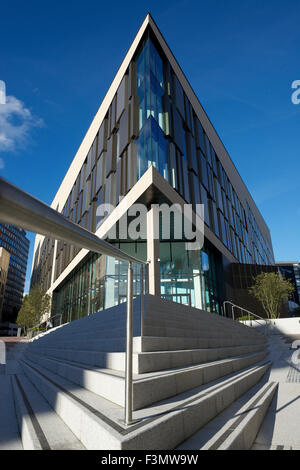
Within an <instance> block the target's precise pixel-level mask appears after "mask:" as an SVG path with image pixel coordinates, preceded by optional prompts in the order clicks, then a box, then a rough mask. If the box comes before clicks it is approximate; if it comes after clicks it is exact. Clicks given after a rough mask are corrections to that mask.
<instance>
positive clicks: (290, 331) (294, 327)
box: [243, 317, 300, 336]
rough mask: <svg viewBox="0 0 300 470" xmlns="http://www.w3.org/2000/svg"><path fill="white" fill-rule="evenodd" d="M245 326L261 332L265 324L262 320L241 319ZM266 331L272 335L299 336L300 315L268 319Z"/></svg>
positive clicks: (264, 328) (263, 330)
mask: <svg viewBox="0 0 300 470" xmlns="http://www.w3.org/2000/svg"><path fill="white" fill-rule="evenodd" d="M243 323H244V324H245V325H247V326H252V328H256V329H257V330H259V331H261V332H265V330H266V325H265V322H264V321H262V320H258V321H257V322H256V321H243ZM268 324H269V327H268V331H269V333H271V334H272V335H281V334H284V335H289V336H297V335H299V336H300V317H296V318H278V319H276V320H268Z"/></svg>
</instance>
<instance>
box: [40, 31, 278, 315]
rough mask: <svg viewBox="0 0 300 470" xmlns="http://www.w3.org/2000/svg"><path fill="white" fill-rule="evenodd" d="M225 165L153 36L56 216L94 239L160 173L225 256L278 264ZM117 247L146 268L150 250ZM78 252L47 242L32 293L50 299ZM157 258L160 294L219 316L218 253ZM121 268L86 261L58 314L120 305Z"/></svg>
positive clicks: (181, 247) (58, 293)
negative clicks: (199, 210)
mask: <svg viewBox="0 0 300 470" xmlns="http://www.w3.org/2000/svg"><path fill="white" fill-rule="evenodd" d="M223 158H224V156H223ZM221 160H222V159H221V158H219V155H218V151H217V149H216V148H214V146H213V144H212V143H211V141H210V139H209V137H208V135H207V132H206V131H205V129H204V127H203V125H202V122H201V121H200V118H199V116H198V115H197V113H196V111H195V109H194V108H193V106H192V104H191V102H190V101H189V98H188V96H187V94H186V93H185V90H184V89H183V87H182V85H181V83H180V81H179V79H178V77H177V75H176V73H175V71H174V70H173V68H172V66H171V64H170V63H169V61H168V60H167V58H166V56H165V54H164V52H163V51H162V50H161V48H160V46H159V44H158V43H157V39H156V38H155V36H154V34H153V33H152V31H151V30H150V29H148V30H146V31H145V35H144V37H143V38H142V40H141V44H140V46H139V48H138V50H137V51H136V54H135V56H134V57H133V59H132V61H131V63H130V64H129V66H128V69H127V70H126V72H125V75H124V77H123V79H122V80H121V83H120V85H119V88H118V90H117V92H116V93H115V95H114V96H113V98H112V101H111V103H110V105H109V107H108V110H107V113H106V115H105V117H104V119H103V121H102V123H101V125H100V127H99V129H98V132H97V134H96V136H95V138H94V140H93V142H92V144H91V147H90V149H89V151H88V153H87V155H86V158H85V160H84V162H83V164H82V167H81V169H80V171H79V173H78V175H77V177H76V180H75V181H74V184H73V186H72V188H71V190H70V192H69V194H67V195H66V199H65V200H64V201H63V203H62V204H63V205H62V207H61V206H59V209H58V210H60V211H61V212H62V213H63V214H64V215H65V217H67V218H68V219H70V220H73V221H74V222H75V223H78V224H80V225H81V226H82V227H84V228H87V229H89V230H91V231H93V232H96V230H97V229H98V228H99V225H100V224H101V222H102V219H103V217H100V216H99V215H97V209H98V207H99V206H100V205H101V204H103V203H109V204H111V205H114V206H115V205H117V204H118V203H119V201H120V199H121V198H122V197H124V196H126V194H127V193H128V192H129V191H130V190H131V189H132V188H133V186H134V185H135V184H136V182H137V181H138V180H139V179H140V178H141V177H142V175H143V174H144V173H145V172H146V171H147V169H148V168H149V167H150V166H154V167H155V168H156V169H157V170H158V171H159V172H160V173H161V175H162V176H163V177H164V179H165V180H166V181H167V182H168V183H169V184H170V185H171V186H172V188H173V189H174V190H175V191H177V192H178V193H179V194H180V196H181V197H182V198H183V199H184V200H185V201H186V202H187V203H189V204H192V206H193V208H194V210H196V205H197V204H203V205H204V219H205V224H206V228H207V227H208V228H209V229H210V231H211V232H212V233H213V234H214V235H215V236H216V237H217V239H218V241H219V242H220V243H221V245H220V244H219V246H223V248H224V249H223V251H222V250H221V251H222V252H223V254H224V253H227V255H226V256H228V252H230V253H231V255H232V256H233V257H234V258H235V260H236V262H237V263H244V264H248V265H249V264H264V265H270V264H272V263H274V258H273V251H272V246H271V243H270V240H269V238H268V237H264V236H263V234H262V232H263V230H260V223H257V221H256V219H255V217H254V215H253V211H252V210H251V208H250V205H251V207H252V208H253V206H252V203H251V202H250V205H249V204H247V202H246V201H245V198H244V197H239V196H238V193H237V191H236V189H235V188H234V182H233V181H231V180H230V177H229V174H228V173H227V172H226V170H225V168H224V166H223V165H222V162H221ZM222 161H223V160H222ZM264 233H266V232H264ZM111 242H116V241H113V240H111ZM118 246H119V247H120V248H121V249H124V250H125V251H126V250H128V251H129V252H130V253H131V250H133V251H134V253H135V254H136V256H137V257H139V258H142V259H146V252H147V249H146V241H141V242H139V243H130V242H129V241H128V242H126V243H125V242H124V243H120V244H118ZM139 250H141V251H139ZM227 250H228V251H227ZM79 251H80V249H78V248H75V247H74V246H71V245H68V244H66V243H63V242H60V241H58V242H55V241H54V240H52V239H51V238H47V237H46V238H44V239H43V240H42V241H41V242H40V243H39V244H38V246H37V249H36V251H35V259H34V268H33V275H32V285H34V284H35V283H40V284H42V286H43V287H44V289H45V290H47V289H49V287H50V285H51V282H53V281H54V282H55V281H57V280H59V278H60V276H61V275H62V273H63V272H64V270H65V269H66V267H67V266H68V265H69V263H70V262H71V261H72V260H73V259H74V258H75V256H76V255H77V254H78V253H79ZM160 251H161V255H160V258H161V265H160V274H161V294H162V295H163V296H165V297H166V298H170V299H173V300H176V301H180V302H182V303H189V304H191V305H193V306H195V307H197V308H203V309H206V310H208V311H213V312H219V313H220V312H221V309H220V303H221V300H222V299H221V297H222V295H221V293H220V291H221V289H220V286H219V285H218V278H222V277H224V276H223V274H222V273H221V271H220V270H221V265H222V262H221V259H220V251H218V250H217V249H215V248H214V247H210V246H208V243H206V245H205V246H204V249H203V250H202V251H199V252H187V251H186V250H185V243H184V242H183V241H182V242H177V241H176V242H175V241H174V240H169V241H162V240H161V243H160ZM224 256H225V255H224ZM124 266H125V265H124ZM124 266H123V263H119V262H115V261H114V260H110V259H109V258H105V257H102V258H101V257H98V256H95V255H89V257H88V258H86V259H85V263H83V264H81V265H80V267H78V268H76V269H75V270H73V273H72V274H71V275H70V276H69V277H67V278H66V279H64V280H63V283H61V284H60V285H59V287H58V288H57V289H56V290H55V292H54V298H55V305H56V307H55V309H56V310H60V309H61V310H62V311H63V312H64V315H65V319H74V318H80V316H82V315H85V314H90V313H93V312H95V311H97V310H101V309H103V308H107V307H108V306H111V305H116V304H117V303H119V302H122V301H123V299H124V298H125V297H124V296H125V295H126V283H125V274H124V273H125V271H124V269H125V267H124ZM123 281H124V282H123Z"/></svg>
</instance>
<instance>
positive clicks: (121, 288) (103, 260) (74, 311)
mask: <svg viewBox="0 0 300 470" xmlns="http://www.w3.org/2000/svg"><path fill="white" fill-rule="evenodd" d="M117 246H118V248H120V249H122V250H123V251H125V252H127V253H128V254H132V255H133V256H135V257H138V258H139V259H143V260H146V253H147V247H146V242H136V243H126V242H122V243H118V244H117ZM140 269H141V267H140V265H137V264H135V263H133V294H134V295H140V293H141V284H140ZM127 270H128V263H127V262H125V261H119V260H116V259H115V258H111V257H107V256H101V255H97V254H91V253H90V254H89V255H87V257H86V258H85V259H84V261H83V262H82V263H81V265H80V266H79V267H77V268H76V269H74V270H73V271H72V273H71V275H70V276H68V278H67V279H66V280H65V281H64V283H63V284H62V285H61V286H60V287H59V288H58V289H56V290H55V291H54V294H53V308H52V315H55V314H58V313H60V314H62V315H63V322H64V323H65V322H69V321H72V320H77V319H79V318H82V317H85V316H87V315H90V314H92V313H96V312H99V311H101V310H103V309H106V308H110V307H113V306H115V305H118V304H120V303H122V302H125V301H126V296H127Z"/></svg>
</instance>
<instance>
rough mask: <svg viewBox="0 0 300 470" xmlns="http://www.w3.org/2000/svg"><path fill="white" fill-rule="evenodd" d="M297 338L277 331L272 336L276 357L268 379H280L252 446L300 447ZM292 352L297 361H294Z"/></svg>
mask: <svg viewBox="0 0 300 470" xmlns="http://www.w3.org/2000/svg"><path fill="white" fill-rule="evenodd" d="M294 340H298V341H299V337H294V338H287V337H283V336H279V335H277V336H272V337H270V339H269V347H270V359H271V360H272V361H273V366H272V369H271V372H270V379H269V380H271V381H277V382H279V387H278V392H277V394H276V395H275V397H274V399H273V401H272V404H271V406H270V409H269V411H268V414H267V416H266V418H265V420H264V422H263V424H262V427H261V429H260V431H259V433H258V435H257V437H256V441H255V443H254V446H253V450H266V449H271V450H281V449H284V450H300V363H299V362H300V361H299V354H300V350H298V351H299V353H298V352H296V354H295V351H296V349H291V347H292V344H293V341H294ZM299 344H300V343H299ZM295 346H296V345H295ZM293 354H294V358H295V356H296V358H297V359H298V364H295V363H294V362H293V360H292V356H293ZM297 356H298V357H297Z"/></svg>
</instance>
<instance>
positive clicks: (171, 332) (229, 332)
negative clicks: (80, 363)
mask: <svg viewBox="0 0 300 470" xmlns="http://www.w3.org/2000/svg"><path fill="white" fill-rule="evenodd" d="M133 332H134V335H139V334H140V324H139V322H136V323H135V324H134V328H133ZM125 333H126V324H125V320H124V321H122V322H120V321H118V322H111V323H105V324H102V325H100V326H97V328H91V327H89V328H85V329H83V330H80V329H78V330H77V329H76V331H72V332H71V333H70V332H68V331H66V332H65V334H62V333H60V334H56V332H53V334H48V335H45V336H44V337H42V338H40V340H39V341H38V342H39V343H40V344H46V343H48V344H50V343H59V342H67V341H73V342H76V341H78V340H79V341H83V340H90V339H91V338H105V337H122V336H125ZM143 333H144V335H145V336H186V337H189V336H191V337H193V336H202V337H210V338H217V337H220V336H222V337H224V336H228V337H232V338H234V337H244V338H255V339H257V340H259V339H260V338H261V336H260V335H255V334H254V335H253V334H251V330H250V329H249V331H248V330H247V329H246V330H241V331H239V330H235V329H234V328H226V329H225V328H217V327H216V326H215V325H214V324H207V325H206V324H203V325H200V326H199V325H196V324H195V325H193V324H191V325H189V324H187V323H186V322H184V321H181V322H174V321H167V322H166V321H162V320H161V321H158V320H152V321H150V320H147V321H145V323H144V330H143ZM33 344H37V342H34V343H33Z"/></svg>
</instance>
